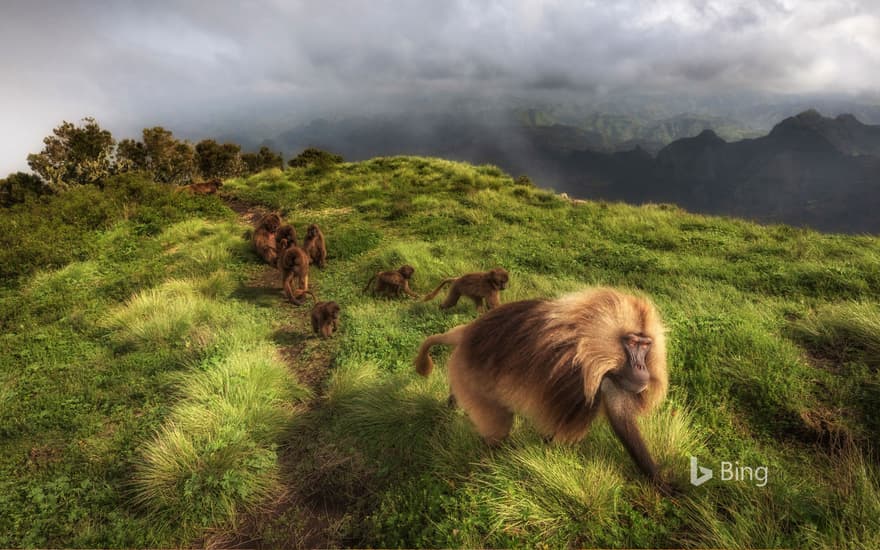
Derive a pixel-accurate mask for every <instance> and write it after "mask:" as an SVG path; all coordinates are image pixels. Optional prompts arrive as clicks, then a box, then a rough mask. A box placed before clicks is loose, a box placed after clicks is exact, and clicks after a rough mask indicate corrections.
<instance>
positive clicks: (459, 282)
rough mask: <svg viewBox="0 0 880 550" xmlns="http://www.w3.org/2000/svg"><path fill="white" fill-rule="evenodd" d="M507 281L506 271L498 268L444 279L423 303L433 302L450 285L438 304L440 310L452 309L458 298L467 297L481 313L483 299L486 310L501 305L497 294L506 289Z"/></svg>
mask: <svg viewBox="0 0 880 550" xmlns="http://www.w3.org/2000/svg"><path fill="white" fill-rule="evenodd" d="M509 279H510V276H509V275H508V274H507V271H506V270H504V269H502V268H500V267H496V268H495V269H490V270H489V271H484V272H481V273H468V274H466V275H462V276H461V277H457V278H452V279H444V280H443V282H441V283H440V286H438V287H437V288H435V289H434V291H433V292H431V293H430V294H428V295H427V296H425V301H426V302H427V301H429V300H433V299H434V297H435V296H437V294H439V293H440V290H441V289H442V288H443V287H444V286H446V285H447V284H449V283H452V286H451V287H449V295H448V296H447V297H446V299H445V300H444V301H443V303H442V304H440V309H447V308H450V307H453V306H455V304H457V303H458V299H459V298H461V297H462V296H467V297H468V298H470V299H471V300H473V301H474V304H475V305H476V306H477V311H478V312H482V310H483V300H484V299H485V303H486V308H487V309H492V308H494V307H498V306H499V305H500V304H501V300H500V299H499V297H498V293H499V292H500V291H502V290H504V289H505V288H507V281H508V280H509Z"/></svg>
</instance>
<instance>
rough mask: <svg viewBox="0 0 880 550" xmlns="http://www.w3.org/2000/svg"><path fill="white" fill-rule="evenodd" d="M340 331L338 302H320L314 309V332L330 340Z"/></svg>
mask: <svg viewBox="0 0 880 550" xmlns="http://www.w3.org/2000/svg"><path fill="white" fill-rule="evenodd" d="M337 329H339V304H337V303H336V302H318V303H316V304H315V307H313V308H312V330H313V331H314V332H315V334H318V333H320V334H321V336H323V337H324V338H329V337H330V336H331V335H332V334H333V333H334V332H336V330H337Z"/></svg>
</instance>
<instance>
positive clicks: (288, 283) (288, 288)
mask: <svg viewBox="0 0 880 550" xmlns="http://www.w3.org/2000/svg"><path fill="white" fill-rule="evenodd" d="M292 283H293V273H290V274H285V276H284V283H283V285H282V286H283V287H284V296H285V297H286V298H287V299H288V300H293V288H292Z"/></svg>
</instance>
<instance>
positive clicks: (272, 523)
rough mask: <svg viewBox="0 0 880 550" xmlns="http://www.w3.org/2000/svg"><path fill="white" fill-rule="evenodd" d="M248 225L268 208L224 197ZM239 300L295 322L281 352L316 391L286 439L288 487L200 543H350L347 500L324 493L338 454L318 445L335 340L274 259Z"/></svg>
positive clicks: (279, 339)
mask: <svg viewBox="0 0 880 550" xmlns="http://www.w3.org/2000/svg"><path fill="white" fill-rule="evenodd" d="M223 198H224V200H225V202H226V204H227V205H228V206H229V207H230V208H231V209H232V210H233V211H235V212H236V213H237V214H238V216H239V219H240V220H241V222H242V223H244V224H247V225H249V226H253V225H254V224H255V223H256V221H257V220H258V219H259V218H260V217H261V216H262V215H263V214H265V213H266V212H268V209H266V208H265V207H262V206H259V205H254V204H249V203H246V202H243V201H241V200H238V199H233V198H229V197H223ZM235 295H236V297H237V298H238V299H242V300H247V301H250V302H253V303H255V304H257V305H258V306H260V307H277V308H282V309H283V310H285V312H287V313H288V314H289V315H287V318H288V320H287V321H285V322H283V323H282V324H281V326H279V327H278V329H276V331H275V332H274V333H273V334H272V338H273V340H274V341H275V343H276V344H277V346H278V354H279V356H280V357H281V358H282V360H283V361H284V362H285V363H286V364H287V366H288V367H289V368H290V370H291V372H293V374H294V375H295V376H296V379H297V380H298V381H299V382H300V383H301V384H303V385H304V386H306V387H308V388H309V389H310V390H311V392H312V397H311V399H309V400H308V401H307V402H306V403H303V404H301V405H300V406H299V407H298V408H299V410H298V412H297V417H296V420H295V422H294V425H293V426H292V427H291V428H290V430H289V432H288V434H287V436H286V437H284V440H283V442H282V448H281V449H280V451H279V457H278V462H279V464H280V466H281V479H280V481H281V484H282V487H283V488H282V491H281V494H280V495H279V496H278V498H277V499H276V500H275V501H274V502H271V503H269V504H268V506H267V507H266V508H265V509H263V510H262V511H261V512H260V513H259V514H255V515H252V516H250V517H247V518H244V521H243V522H242V523H241V524H240V525H237V526H235V527H234V528H232V529H228V530H223V531H218V532H215V533H211V534H209V535H208V536H207V537H205V539H204V540H203V541H201V542H202V544H200V545H199V546H204V547H206V548H278V547H283V548H334V547H340V546H342V545H343V544H344V543H343V542H342V539H341V536H340V531H341V527H342V525H343V523H344V521H345V520H346V510H345V506H344V505H341V504H340V505H336V504H334V503H332V502H329V501H328V499H326V498H323V496H322V494H321V491H320V485H321V484H320V482H319V480H318V479H315V477H316V476H318V477H320V472H321V471H325V468H326V467H327V466H328V465H330V466H339V465H338V464H336V465H334V464H332V462H333V460H334V458H333V456H332V453H330V454H327V451H326V450H325V449H321V448H320V447H318V446H317V445H316V444H315V442H316V441H317V434H316V433H315V431H316V430H317V426H318V425H317V423H316V422H314V421H312V419H314V418H315V417H317V416H319V415H320V407H321V403H322V402H323V397H324V385H325V384H324V383H325V382H326V380H327V377H328V375H329V369H330V366H331V361H332V355H333V354H332V351H331V350H332V348H333V345H332V341H325V340H322V339H320V338H317V337H315V336H314V335H313V334H312V328H311V324H310V320H309V311H310V303H309V305H307V306H301V307H296V306H293V305H292V304H290V303H287V302H286V301H285V300H284V298H283V295H282V291H281V280H280V276H279V273H278V271H277V270H276V269H275V268H273V267H270V266H268V265H266V266H265V268H264V269H262V270H261V271H259V272H258V273H257V274H256V275H255V276H254V277H253V278H251V279H250V280H248V281H247V282H245V284H244V285H243V287H242V288H240V289H239V290H238V291H237V292H236V293H235Z"/></svg>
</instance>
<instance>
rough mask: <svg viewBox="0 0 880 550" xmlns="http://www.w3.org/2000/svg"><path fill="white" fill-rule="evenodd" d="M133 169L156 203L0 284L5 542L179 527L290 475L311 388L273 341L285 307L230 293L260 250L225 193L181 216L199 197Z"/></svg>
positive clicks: (219, 522) (117, 539)
mask: <svg viewBox="0 0 880 550" xmlns="http://www.w3.org/2000/svg"><path fill="white" fill-rule="evenodd" d="M133 185H134V187H133V188H126V189H127V190H128V191H131V190H132V189H134V190H136V191H137V194H138V197H137V198H135V199H133V201H134V202H133V203H132V204H131V205H130V206H129V212H133V211H141V212H149V211H157V210H156V209H157V208H159V209H160V210H161V209H164V210H162V211H163V212H164V214H163V215H162V216H161V217H159V218H156V219H154V220H153V222H154V224H155V225H154V227H153V228H152V229H151V230H150V231H143V226H142V225H141V223H140V222H139V221H136V220H133V219H131V218H129V219H127V220H122V221H118V222H116V223H114V224H112V225H109V226H108V227H107V228H105V229H103V230H101V229H92V230H91V231H87V232H85V233H82V234H83V235H87V237H81V238H84V239H88V240H90V241H91V244H90V245H89V250H90V253H89V254H88V257H87V258H86V259H84V260H81V261H73V262H72V263H68V264H67V265H65V266H64V267H62V268H61V269H58V270H54V271H52V270H42V271H39V272H37V273H36V274H34V275H33V276H31V277H29V278H28V277H24V278H22V279H20V280H19V282H20V284H19V285H18V286H14V284H13V286H12V287H11V288H10V289H9V290H7V291H4V292H3V293H2V294H0V302H2V311H3V315H2V324H3V334H2V339H0V433H2V438H0V546H3V547H19V546H24V547H47V546H59V547H60V546H72V547H146V546H174V545H185V544H187V543H189V542H191V541H193V540H195V539H197V538H199V537H201V536H203V535H204V533H205V530H206V529H207V528H214V529H217V528H220V527H222V526H224V525H230V524H232V523H234V522H235V521H237V520H238V519H239V518H240V516H241V514H243V513H247V512H248V511H251V510H253V509H255V507H259V506H264V505H265V503H266V502H267V501H269V500H271V499H273V498H275V497H277V495H278V494H279V493H280V492H281V490H282V488H281V487H279V485H278V479H279V465H278V461H277V453H278V443H279V441H280V435H281V433H282V432H283V430H284V428H285V426H287V425H288V424H289V422H290V420H291V418H292V417H293V415H294V413H295V411H294V408H293V407H294V404H295V403H296V402H298V401H300V400H302V399H303V398H305V397H306V395H307V392H306V391H305V390H304V389H302V387H301V386H299V385H298V384H297V383H296V380H295V379H294V378H293V377H292V376H291V374H290V372H289V370H288V368H287V366H286V365H285V364H284V362H283V361H282V360H281V359H280V358H279V357H278V355H277V353H276V349H275V343H274V341H273V339H272V338H273V336H272V335H273V334H274V333H275V332H276V331H277V329H278V326H279V324H280V323H283V315H281V312H280V311H277V310H274V309H266V308H261V307H258V306H256V305H254V304H251V303H249V302H247V301H242V300H239V299H236V298H235V297H234V296H235V293H236V291H237V290H238V289H239V288H241V286H242V282H243V281H244V280H245V279H246V278H247V277H249V276H250V274H251V273H252V272H253V271H254V268H255V267H256V266H257V264H256V258H255V256H254V255H253V254H252V253H251V252H250V249H249V246H248V245H247V243H246V242H245V241H244V239H243V238H242V234H243V233H244V229H245V228H244V227H242V226H241V225H238V224H237V223H233V222H231V221H230V220H231V219H232V218H233V215H232V213H231V212H230V211H229V210H228V209H226V208H225V207H224V206H223V205H222V204H221V203H220V202H219V201H218V200H217V199H216V198H208V199H200V201H202V202H201V203H200V204H203V205H205V206H206V208H203V210H202V214H200V217H199V218H195V219H190V220H188V221H180V222H178V221H176V220H178V219H181V218H184V217H186V216H187V215H188V214H189V213H190V210H188V208H189V206H188V205H189V204H190V201H191V200H192V199H190V198H189V197H188V196H180V195H178V194H176V193H174V192H173V191H172V190H171V189H169V188H165V187H164V186H158V185H155V184H147V183H143V182H135V183H134V184H133ZM83 193H84V194H85V195H87V196H91V195H90V194H91V193H93V190H90V189H82V190H74V191H71V192H69V194H68V195H62V196H60V197H67V199H64V198H56V199H54V200H56V201H61V200H70V201H72V202H73V203H75V204H80V203H81V201H82V197H81V196H79V194H83ZM177 199H179V200H180V201H181V202H180V203H177V202H176V201H177ZM207 212H210V213H211V214H209V215H208V216H205V213H207ZM3 215H9V216H10V217H12V218H15V217H17V216H20V215H21V212H4V213H3ZM117 219H119V218H118V217H117ZM7 221H8V220H7ZM40 223H47V224H54V223H57V220H56V219H49V220H44V221H43V222H40ZM65 229H66V226H64V225H61V226H59V225H55V226H54V227H50V228H48V229H47V228H44V227H39V228H37V231H50V230H51V231H57V232H63V231H64V230H65ZM74 230H75V229H74ZM49 246H50V247H51V246H53V243H49ZM19 267H21V266H19Z"/></svg>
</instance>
